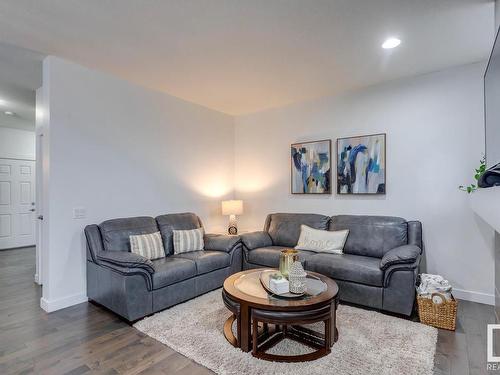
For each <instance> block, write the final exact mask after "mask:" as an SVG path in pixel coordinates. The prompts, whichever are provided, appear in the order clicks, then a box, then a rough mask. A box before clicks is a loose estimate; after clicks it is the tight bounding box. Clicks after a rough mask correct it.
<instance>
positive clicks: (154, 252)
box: [130, 231, 165, 259]
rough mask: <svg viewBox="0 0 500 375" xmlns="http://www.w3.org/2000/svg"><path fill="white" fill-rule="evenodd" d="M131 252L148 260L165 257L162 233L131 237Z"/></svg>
mask: <svg viewBox="0 0 500 375" xmlns="http://www.w3.org/2000/svg"><path fill="white" fill-rule="evenodd" d="M130 251H131V252H132V253H134V254H139V255H140V256H143V257H144V258H147V259H159V258H164V257H165V249H163V241H162V238H161V233H160V232H159V231H158V232H154V233H150V234H139V235H134V236H130Z"/></svg>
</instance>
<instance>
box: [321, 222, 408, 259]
mask: <svg viewBox="0 0 500 375" xmlns="http://www.w3.org/2000/svg"><path fill="white" fill-rule="evenodd" d="M342 229H349V236H348V237H347V241H346V243H345V246H344V253H346V254H355V255H363V256H370V257H376V258H382V257H383V256H384V254H385V253H386V252H388V251H389V250H391V249H393V248H395V247H398V246H402V245H406V244H407V243H408V223H407V222H406V220H405V219H402V218H400V217H391V216H355V215H339V216H333V217H332V220H331V222H330V230H342Z"/></svg>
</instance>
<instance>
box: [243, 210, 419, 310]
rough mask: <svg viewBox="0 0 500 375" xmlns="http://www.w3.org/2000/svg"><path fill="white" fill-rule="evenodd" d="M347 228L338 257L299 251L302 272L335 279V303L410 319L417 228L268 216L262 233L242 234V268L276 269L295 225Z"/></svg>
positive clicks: (294, 237)
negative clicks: (350, 304) (336, 299)
mask: <svg viewBox="0 0 500 375" xmlns="http://www.w3.org/2000/svg"><path fill="white" fill-rule="evenodd" d="M301 224H305V225H308V226H310V227H312V228H316V229H323V230H341V229H349V235H348V237H347V241H346V244H345V246H344V254H343V255H335V254H324V253H315V252H311V251H301V252H300V258H301V261H302V262H303V264H304V268H305V269H306V270H309V271H314V272H319V273H321V274H324V275H326V276H329V277H331V278H332V279H334V280H335V281H336V282H337V284H338V285H339V289H340V292H339V293H340V299H341V300H343V301H346V302H351V303H356V304H359V305H364V306H369V307H373V308H376V309H382V310H387V311H392V312H396V313H399V314H404V315H410V314H411V312H412V309H413V304H414V300H415V281H416V277H417V274H418V268H419V264H420V258H421V255H422V249H423V246H422V225H421V223H420V222H418V221H406V220H405V219H402V218H398V217H388V216H353V215H339V216H332V217H329V216H324V215H316V214H284V213H277V214H270V215H268V217H267V219H266V222H265V225H264V231H262V232H253V233H247V234H243V235H242V236H241V240H242V242H243V268H244V269H249V268H258V267H278V264H279V255H280V251H281V250H282V249H284V248H290V247H294V246H295V245H296V244H297V241H298V239H299V235H300V225H301Z"/></svg>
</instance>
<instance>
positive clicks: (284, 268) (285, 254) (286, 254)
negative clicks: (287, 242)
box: [279, 249, 299, 278]
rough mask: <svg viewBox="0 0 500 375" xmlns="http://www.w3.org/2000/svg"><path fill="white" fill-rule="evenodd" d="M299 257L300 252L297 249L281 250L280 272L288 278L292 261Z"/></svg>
mask: <svg viewBox="0 0 500 375" xmlns="http://www.w3.org/2000/svg"><path fill="white" fill-rule="evenodd" d="M298 258H299V252H298V250H295V249H285V250H281V253H280V266H279V267H280V268H279V269H280V273H281V274H282V275H283V276H285V277H286V278H288V270H289V269H290V266H291V265H292V263H293V262H294V261H295V260H297V259H298Z"/></svg>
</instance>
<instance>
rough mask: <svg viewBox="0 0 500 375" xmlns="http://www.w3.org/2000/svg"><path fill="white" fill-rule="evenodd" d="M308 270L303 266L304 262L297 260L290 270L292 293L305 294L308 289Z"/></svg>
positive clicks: (289, 278) (289, 277) (289, 280)
mask: <svg viewBox="0 0 500 375" xmlns="http://www.w3.org/2000/svg"><path fill="white" fill-rule="evenodd" d="M306 276H307V274H306V271H304V267H302V263H300V262H299V261H298V260H295V261H294V262H293V263H292V266H291V267H290V270H289V271H288V282H289V288H290V293H294V294H303V293H304V292H305V290H306Z"/></svg>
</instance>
